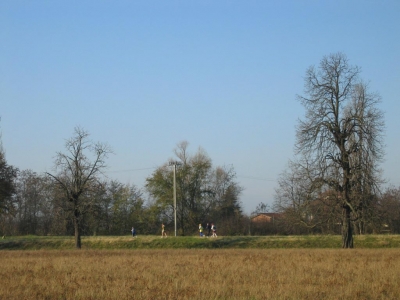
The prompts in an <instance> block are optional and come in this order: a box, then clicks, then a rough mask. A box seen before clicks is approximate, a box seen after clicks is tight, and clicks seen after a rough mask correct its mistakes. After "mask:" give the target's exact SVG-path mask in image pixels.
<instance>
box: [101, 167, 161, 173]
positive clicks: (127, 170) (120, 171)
mask: <svg viewBox="0 0 400 300" xmlns="http://www.w3.org/2000/svg"><path fill="white" fill-rule="evenodd" d="M151 169H157V167H150V168H141V169H126V170H116V171H106V173H124V172H135V171H144V170H151Z"/></svg>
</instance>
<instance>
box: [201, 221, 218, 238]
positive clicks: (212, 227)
mask: <svg viewBox="0 0 400 300" xmlns="http://www.w3.org/2000/svg"><path fill="white" fill-rule="evenodd" d="M206 229H207V237H210V236H211V237H217V227H215V225H214V223H211V224H210V223H207V226H206ZM203 230H204V228H203V225H201V224H199V233H200V237H203V236H204V234H203ZM211 232H212V235H211Z"/></svg>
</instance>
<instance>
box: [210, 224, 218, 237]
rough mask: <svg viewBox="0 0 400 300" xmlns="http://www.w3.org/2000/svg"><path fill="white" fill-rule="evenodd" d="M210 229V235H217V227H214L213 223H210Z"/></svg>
mask: <svg viewBox="0 0 400 300" xmlns="http://www.w3.org/2000/svg"><path fill="white" fill-rule="evenodd" d="M211 230H212V237H218V236H217V227H215V225H214V223H211Z"/></svg>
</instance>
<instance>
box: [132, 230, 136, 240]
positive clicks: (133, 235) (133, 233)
mask: <svg viewBox="0 0 400 300" xmlns="http://www.w3.org/2000/svg"><path fill="white" fill-rule="evenodd" d="M131 232H132V237H133V238H135V237H136V229H135V228H134V227H132V229H131Z"/></svg>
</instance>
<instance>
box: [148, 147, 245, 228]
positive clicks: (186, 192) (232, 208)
mask: <svg viewBox="0 0 400 300" xmlns="http://www.w3.org/2000/svg"><path fill="white" fill-rule="evenodd" d="M187 147H188V143H187V142H181V143H180V144H178V146H177V148H176V149H175V155H176V157H177V160H178V161H179V163H180V164H181V165H180V166H179V167H178V168H177V172H176V186H177V187H176V188H177V223H178V228H179V231H180V234H182V235H185V234H186V232H189V233H192V232H193V229H195V228H197V227H198V224H199V223H204V222H216V220H217V219H218V221H219V224H221V226H222V223H224V224H227V223H229V222H231V221H232V222H233V219H234V218H236V217H240V216H241V214H242V211H241V206H240V202H239V195H240V193H241V191H242V188H241V187H240V186H239V185H238V184H237V183H236V182H235V173H234V171H233V169H228V168H224V167H217V168H215V169H214V168H213V167H212V163H211V159H210V158H209V157H208V156H207V154H206V153H205V151H204V150H202V149H199V150H198V152H197V153H196V154H195V155H193V156H191V155H189V154H188V153H187ZM146 189H147V191H148V192H149V194H150V196H151V197H152V198H153V200H154V203H153V207H155V208H157V209H158V211H159V218H160V220H159V221H160V222H161V221H163V222H165V223H171V222H172V220H173V217H174V216H173V213H174V206H173V201H172V200H173V172H172V168H171V167H170V166H169V165H168V163H166V164H164V165H163V166H161V167H159V168H158V169H157V170H156V171H155V172H154V173H153V174H152V176H150V177H149V178H147V180H146ZM236 223H237V222H236ZM221 226H219V228H221ZM226 227H229V225H227V226H226ZM231 227H232V226H231ZM221 229H222V228H221Z"/></svg>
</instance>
